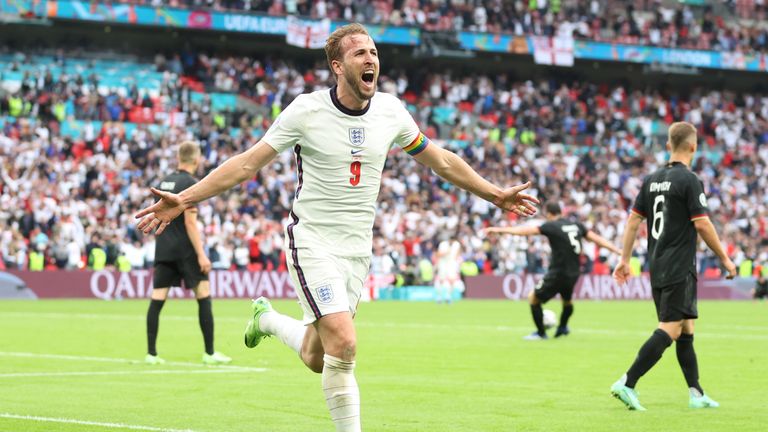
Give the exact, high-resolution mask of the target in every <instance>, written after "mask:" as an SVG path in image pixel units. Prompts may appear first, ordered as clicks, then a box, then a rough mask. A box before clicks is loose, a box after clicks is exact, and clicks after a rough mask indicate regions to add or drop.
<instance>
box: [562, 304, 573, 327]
mask: <svg viewBox="0 0 768 432" xmlns="http://www.w3.org/2000/svg"><path fill="white" fill-rule="evenodd" d="M571 315H573V304H568V305H563V313H561V314H560V328H564V327H568V320H569V319H571Z"/></svg>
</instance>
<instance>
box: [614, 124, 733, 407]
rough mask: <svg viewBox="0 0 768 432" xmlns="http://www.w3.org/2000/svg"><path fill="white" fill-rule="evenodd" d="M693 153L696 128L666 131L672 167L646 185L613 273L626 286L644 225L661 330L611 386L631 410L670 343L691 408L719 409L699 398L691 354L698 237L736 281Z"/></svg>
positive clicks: (629, 221) (701, 395) (675, 126)
mask: <svg viewBox="0 0 768 432" xmlns="http://www.w3.org/2000/svg"><path fill="white" fill-rule="evenodd" d="M696 147H697V142H696V128H695V127H694V126H693V125H691V124H690V123H684V122H680V123H673V124H672V125H671V126H670V128H669V139H668V140H667V151H669V152H670V154H671V155H670V158H669V161H668V162H667V164H666V165H664V166H663V167H662V168H660V169H659V170H657V171H656V172H654V173H653V174H651V175H650V176H648V177H646V178H645V180H644V181H643V186H642V188H641V189H640V192H639V193H638V196H637V199H636V200H635V204H634V206H633V207H632V211H631V213H630V215H629V218H628V219H627V226H626V229H625V231H624V248H623V250H622V253H621V261H620V263H619V265H618V266H617V267H616V269H615V270H614V272H613V277H614V278H615V279H616V282H618V283H620V284H623V283H625V282H626V281H627V280H628V279H629V276H630V272H629V258H630V257H631V256H632V248H633V246H634V243H635V237H637V230H638V228H639V227H640V223H641V222H642V221H643V219H646V220H647V226H648V255H647V256H648V261H649V271H650V274H651V291H652V293H653V302H654V304H655V305H656V315H657V317H658V320H659V326H658V328H657V329H656V330H655V331H654V332H653V334H652V335H651V337H650V338H649V339H648V340H647V341H646V342H645V344H644V345H643V346H642V347H641V348H640V352H639V353H638V354H637V358H636V359H635V361H634V363H633V364H632V366H631V367H630V368H629V370H628V371H627V373H626V374H625V375H624V376H622V377H621V378H620V379H619V380H618V381H616V382H615V383H614V384H613V385H612V386H611V394H613V396H614V397H616V398H617V399H619V400H620V401H621V402H623V403H624V404H625V405H626V406H627V407H628V408H629V409H631V410H641V411H644V410H645V408H643V406H642V405H640V401H639V400H638V398H637V393H636V392H635V385H636V384H637V381H638V380H639V379H640V377H642V376H643V375H645V373H646V372H648V371H649V370H650V369H651V368H652V367H653V365H655V364H656V362H657V361H659V359H660V358H661V356H662V354H663V353H664V351H665V350H666V349H667V347H669V346H670V345H671V344H672V342H673V341H677V344H676V351H677V360H678V363H679V364H680V368H681V369H682V371H683V376H684V377H685V381H686V382H687V384H688V388H689V402H688V405H689V406H690V407H691V408H716V407H718V406H719V404H718V403H717V402H715V401H714V400H712V399H710V398H709V397H708V396H706V395H705V394H704V390H703V389H702V388H701V385H700V384H699V367H698V362H697V359H696V352H695V351H694V349H693V328H694V322H695V320H696V318H698V315H699V314H698V310H697V307H696V301H697V299H696V278H697V276H696V246H697V243H698V241H697V236H701V238H702V239H703V240H704V242H705V243H706V244H707V246H709V248H710V249H712V251H713V252H714V253H715V255H717V256H718V257H719V258H720V261H722V263H723V265H724V267H725V270H726V271H727V272H728V274H727V278H729V279H732V278H733V277H734V276H736V266H735V265H734V264H733V261H731V259H730V258H728V255H726V252H725V249H724V248H723V245H722V244H720V238H719V237H718V235H717V231H715V227H714V225H712V222H711V221H710V220H709V210H708V209H707V196H706V195H705V194H704V186H703V184H702V182H701V180H699V178H698V176H697V175H696V174H694V173H693V172H691V170H690V169H689V166H690V165H691V161H692V160H693V155H694V153H695V152H696Z"/></svg>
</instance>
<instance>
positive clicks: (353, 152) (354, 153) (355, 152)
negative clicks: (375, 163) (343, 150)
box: [351, 149, 363, 155]
mask: <svg viewBox="0 0 768 432" xmlns="http://www.w3.org/2000/svg"><path fill="white" fill-rule="evenodd" d="M351 151H352V154H353V155H356V154H358V153H360V152H361V151H363V149H360V150H351Z"/></svg>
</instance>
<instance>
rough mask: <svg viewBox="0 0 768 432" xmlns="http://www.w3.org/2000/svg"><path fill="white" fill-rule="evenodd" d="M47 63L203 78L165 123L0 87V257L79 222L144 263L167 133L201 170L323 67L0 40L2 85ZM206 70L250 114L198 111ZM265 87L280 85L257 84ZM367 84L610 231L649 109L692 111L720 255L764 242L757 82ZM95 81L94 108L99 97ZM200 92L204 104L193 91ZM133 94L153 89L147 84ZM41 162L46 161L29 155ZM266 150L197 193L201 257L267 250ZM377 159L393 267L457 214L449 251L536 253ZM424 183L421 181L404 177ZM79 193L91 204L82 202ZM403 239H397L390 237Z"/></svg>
mask: <svg viewBox="0 0 768 432" xmlns="http://www.w3.org/2000/svg"><path fill="white" fill-rule="evenodd" d="M91 57H95V55H94V56H91ZM101 57H102V58H105V57H106V56H104V55H102V56H101ZM22 64H23V65H24V66H23V67H22V66H21V65H22ZM61 64H64V65H66V66H65V67H62V66H57V67H58V68H59V69H58V70H60V71H61V70H66V72H65V73H67V74H71V73H73V72H75V71H87V72H88V73H90V74H93V76H94V79H96V80H97V81H99V82H102V81H103V79H102V74H103V76H104V77H107V76H111V77H113V78H115V79H116V80H119V79H121V78H120V77H121V76H122V77H125V75H121V72H119V71H118V70H119V69H124V70H130V71H133V72H134V73H139V71H140V73H141V74H143V76H147V77H155V78H154V79H157V80H160V81H163V82H165V84H163V86H161V87H162V88H167V85H168V83H171V82H172V83H173V86H172V87H171V89H170V91H171V92H172V93H182V92H181V90H182V89H183V88H189V87H192V88H194V89H197V90H202V91H203V92H206V88H208V89H209V90H208V92H206V93H203V92H199V91H192V92H190V93H191V102H192V103H191V104H188V105H185V104H179V105H178V106H176V107H175V108H174V109H175V111H174V112H175V113H177V114H179V115H181V117H180V120H179V121H178V122H175V121H170V120H168V116H167V115H166V116H158V115H157V112H162V110H161V109H156V110H154V111H153V115H151V116H149V117H147V118H146V119H138V120H140V121H129V122H115V121H112V120H113V119H112V118H109V112H107V113H105V112H104V111H96V112H97V114H96V115H95V116H94V115H91V114H89V113H90V110H89V109H75V108H72V109H67V110H65V113H64V115H63V117H61V118H60V117H57V115H55V114H56V112H55V110H50V109H49V112H47V113H45V112H44V107H46V106H48V105H46V103H45V101H42V102H41V100H43V99H45V98H43V97H41V96H43V95H46V94H49V95H50V94H51V93H52V92H51V91H50V90H47V89H46V85H48V84H45V82H44V80H34V81H31V82H30V83H31V84H30V85H29V88H27V89H26V90H24V89H20V90H21V91H22V93H23V92H26V94H27V95H33V96H32V97H30V98H28V101H29V102H30V104H29V107H28V108H29V112H27V113H26V114H24V115H12V114H18V113H12V112H11V110H12V108H11V106H10V102H9V98H10V97H12V94H13V93H10V92H9V96H7V97H6V98H5V99H3V100H0V130H1V131H2V132H1V133H0V152H2V156H3V160H4V161H5V162H4V166H3V169H2V183H0V184H2V195H1V198H0V199H1V200H2V203H3V206H2V211H0V223H2V224H3V226H7V227H10V228H11V229H10V230H6V229H4V230H3V237H2V238H0V254H2V257H3V261H4V263H5V265H6V266H8V267H14V266H16V267H18V266H25V265H26V258H25V257H26V253H27V252H28V251H29V250H30V249H32V248H36V247H38V246H37V245H38V244H41V245H42V246H40V247H42V248H44V249H45V251H46V253H47V258H48V262H49V263H51V264H52V265H53V264H55V263H58V266H60V267H68V266H69V267H73V266H74V267H77V265H76V264H75V263H71V264H68V262H67V260H66V259H64V252H63V251H65V250H67V248H69V249H70V250H72V249H75V248H77V249H78V250H79V251H80V255H81V256H87V253H88V247H89V246H88V245H89V244H91V245H92V244H93V242H94V241H93V239H94V238H96V237H98V239H99V240H98V241H100V242H102V243H104V242H111V243H113V246H114V247H113V248H112V249H113V250H114V252H113V253H112V254H111V255H110V257H109V259H110V262H113V261H114V259H115V258H116V256H115V254H116V253H118V251H119V250H121V249H122V250H124V251H127V253H130V254H131V257H132V258H133V260H134V265H136V266H142V265H147V264H148V263H149V262H150V261H151V257H149V256H146V248H144V249H142V248H139V247H136V246H135V245H134V243H135V242H136V240H138V239H139V236H138V235H137V234H136V233H135V231H134V229H133V226H134V221H133V219H132V214H133V213H134V212H135V211H136V210H137V209H139V208H140V207H142V206H143V205H144V204H146V203H147V202H148V201H149V199H150V198H149V197H147V196H146V190H145V185H147V184H152V183H154V182H155V181H156V180H157V179H158V178H159V177H160V176H161V175H163V173H165V172H167V170H168V167H169V164H171V163H172V161H173V144H174V143H176V142H178V141H179V140H180V139H183V138H196V139H199V140H200V141H201V142H202V143H203V146H204V155H205V157H206V163H205V167H204V171H203V172H201V173H200V174H204V172H206V171H208V170H210V169H212V168H213V167H215V166H216V165H218V164H219V163H221V162H222V161H223V160H225V159H226V158H227V157H229V156H231V155H232V154H234V153H236V152H239V151H242V150H244V149H246V148H248V147H249V146H251V145H253V144H254V143H255V142H256V140H258V138H259V137H260V136H261V135H262V134H263V132H264V130H266V128H267V127H268V126H269V124H270V122H271V119H272V118H274V116H275V115H276V114H277V113H279V112H280V109H281V107H283V106H284V105H286V104H287V103H289V102H290V101H291V100H292V98H293V97H295V95H296V94H298V93H300V92H302V91H305V90H306V89H307V88H308V89H312V88H321V87H323V86H326V85H328V83H329V82H328V81H327V79H328V76H327V74H325V73H323V71H322V70H320V69H318V70H313V69H308V70H300V69H297V68H296V67H295V66H292V65H291V64H289V63H285V62H278V61H270V60H268V59H232V58H221V59H219V58H207V57H200V58H198V62H197V63H196V64H197V65H198V66H197V67H195V68H193V69H188V70H185V71H184V72H185V74H184V75H183V77H182V79H174V80H168V79H166V78H164V77H163V75H164V74H166V73H167V70H164V69H165V67H166V66H167V64H166V62H163V61H160V62H156V64H154V65H153V64H149V63H141V62H139V61H138V60H133V61H128V60H123V61H121V62H118V61H110V60H100V61H98V62H95V61H89V60H87V59H84V58H68V57H67V58H62V59H59V60H56V59H55V58H54V57H51V56H45V55H40V56H30V57H27V58H25V59H21V58H20V57H19V56H18V55H4V56H2V57H0V65H1V66H2V67H1V68H0V71H1V72H0V74H2V77H3V85H5V84H6V83H7V82H8V81H12V80H10V79H7V78H6V77H8V76H14V77H15V76H17V75H14V74H16V73H17V72H18V71H17V70H23V71H24V72H21V73H25V72H36V71H41V70H42V69H40V67H48V68H49V70H53V66H54V65H61ZM13 65H16V66H13ZM43 65H45V66H43ZM118 65H119V66H118ZM200 65H203V66H200ZM231 71H237V72H236V73H230V72H231ZM222 72H224V74H225V75H227V76H230V77H232V80H233V84H232V85H228V86H229V87H230V89H231V90H235V91H238V92H239V93H240V95H241V96H242V97H247V98H248V99H249V100H252V101H255V102H257V104H258V105H259V106H261V107H262V108H263V109H264V114H263V115H261V116H257V115H246V114H242V115H241V114H238V115H232V116H230V117H228V118H227V119H228V121H227V122H224V123H216V121H214V119H213V117H212V116H211V112H214V113H215V112H216V111H217V110H219V109H222V110H225V111H226V110H230V109H232V106H233V104H236V97H237V96H235V94H233V93H221V92H217V91H216V90H217V89H219V88H221V87H220V86H217V85H216V84H215V83H216V82H217V76H220V75H221V73H222ZM59 76H61V75H59ZM52 83H53V84H50V85H54V84H55V83H56V81H55V78H54V80H53V81H52ZM202 83H209V84H210V83H213V85H204V84H202ZM240 83H244V84H242V85H241V84H240ZM245 83H247V84H245ZM417 83H418V84H417ZM219 84H221V80H220V79H219ZM37 87H40V88H37ZM6 88H7V87H6ZM266 88H271V89H283V90H281V91H279V92H277V91H274V90H271V91H267V90H263V89H266ZM381 88H382V90H384V91H390V92H393V93H398V95H399V96H401V97H402V98H403V99H404V100H406V101H408V107H409V109H410V110H411V112H412V114H413V115H414V117H415V118H416V119H417V121H418V122H419V123H420V124H421V126H422V129H423V130H425V131H426V132H427V134H428V135H429V136H430V137H431V138H433V139H434V140H435V141H436V142H437V143H439V144H441V145H444V146H446V147H448V148H451V149H453V150H454V151H456V152H458V153H459V154H461V156H462V157H463V158H464V159H465V160H467V161H468V162H470V163H471V164H472V165H473V166H474V167H476V168H477V169H479V171H480V172H481V174H483V175H484V176H485V177H486V178H489V179H492V180H494V181H496V182H498V183H501V184H513V183H516V182H520V181H523V180H524V179H532V180H533V181H534V183H535V185H536V190H537V193H538V194H539V195H540V196H542V197H544V198H546V197H551V196H560V197H562V201H563V205H564V206H565V207H566V210H567V211H568V212H575V213H577V214H579V215H580V216H583V217H585V218H588V220H589V225H590V226H591V227H593V228H594V229H596V230H598V231H599V232H600V233H601V234H603V235H604V236H605V237H607V238H609V239H610V240H612V241H614V242H615V243H618V242H619V235H620V233H619V232H617V231H616V227H617V226H619V225H621V222H622V220H623V218H624V217H625V214H626V213H625V210H626V207H627V206H628V205H629V203H630V200H631V198H632V197H633V196H634V193H635V191H636V188H637V187H638V181H639V178H638V176H639V175H640V173H642V172H645V171H647V170H648V169H651V168H652V167H653V166H657V165H658V164H659V163H660V162H661V160H662V159H663V157H664V155H663V153H661V152H660V150H661V148H662V146H663V144H664V139H665V135H666V131H667V125H668V124H669V123H670V122H671V121H672V120H673V119H685V120H689V121H691V122H693V123H695V124H698V125H701V127H700V131H699V132H700V136H701V141H702V149H701V157H700V158H699V160H698V162H697V166H696V168H697V171H698V172H699V174H700V176H701V177H702V178H703V180H704V182H705V185H706V187H707V188H708V190H709V191H710V206H711V207H712V209H713V210H715V212H716V215H717V216H716V217H715V221H716V223H718V225H720V226H721V227H727V228H726V229H725V233H724V234H725V238H727V239H728V242H729V245H730V247H731V248H732V249H733V252H734V254H733V256H734V257H735V261H736V262H737V264H738V263H739V262H740V261H743V260H745V259H748V258H751V259H757V260H761V261H762V260H765V259H767V258H768V257H766V256H762V255H759V253H758V251H759V246H760V241H761V240H760V239H762V238H764V237H765V229H766V227H765V225H766V218H765V214H766V212H765V206H766V195H765V194H764V192H763V191H764V190H766V186H768V185H766V182H768V180H766V177H765V175H764V167H765V166H766V161H768V154H767V153H766V151H765V150H764V148H765V144H766V143H768V132H766V131H768V122H767V120H766V119H768V98H766V97H765V96H763V95H759V94H745V95H739V94H732V93H728V92H718V91H703V90H702V91H695V92H694V93H693V94H692V95H691V96H690V97H688V98H681V97H679V96H677V95H670V96H663V95H661V94H659V93H657V92H655V91H652V90H645V91H643V90H638V89H631V88H624V87H612V88H609V87H607V86H598V85H595V84H591V83H586V82H582V83H577V84H572V85H570V86H568V85H565V84H561V83H557V82H554V81H546V80H542V81H538V82H530V81H527V82H511V83H510V82H508V81H506V80H502V79H500V78H498V77H493V78H492V77H485V76H474V77H465V76H459V75H453V74H450V73H444V74H429V75H427V76H418V77H416V76H413V75H411V76H409V75H408V74H400V75H399V76H398V78H397V80H395V79H394V78H389V77H386V76H383V77H382V79H381ZM120 89H121V90H122V92H124V93H125V94H126V96H122V97H118V100H119V101H120V102H119V103H121V104H123V105H122V106H124V107H125V106H130V103H128V101H132V102H131V103H134V104H135V106H137V107H140V106H141V104H142V101H141V100H140V99H141V98H139V97H138V93H136V92H135V91H134V90H132V87H131V86H123V87H120ZM112 90H113V89H109V90H108V92H107V93H106V95H103V96H101V99H100V100H99V102H98V103H97V105H96V106H102V105H104V104H106V102H107V99H108V98H109V97H111V96H110V95H112V94H113V92H112ZM131 92H133V94H134V96H130V95H131ZM139 93H140V92H139ZM73 100H77V99H75V98H73ZM203 100H205V101H206V102H205V103H204V104H203V105H206V106H208V107H209V108H201V107H200V105H201V101H203ZM151 105H152V106H154V107H162V106H164V105H165V106H167V105H169V104H168V102H167V101H164V99H163V97H157V98H153V99H152V104H151ZM140 109H143V108H140ZM185 109H186V111H185ZM211 110H212V111H211ZM129 112H130V110H129ZM34 113H37V116H35V115H34ZM103 116H106V117H103ZM128 117H129V118H128V119H130V116H128ZM121 118H123V119H125V116H123V117H121ZM133 120H137V118H133ZM236 126H237V127H236ZM50 160H54V161H57V162H58V163H56V164H51V163H47V162H46V161H50ZM278 161H279V163H278V164H276V165H274V166H273V167H270V168H268V169H267V170H266V171H265V172H264V173H263V174H261V175H259V176H258V177H257V178H255V179H253V180H251V181H249V182H247V183H246V184H244V185H243V187H241V188H239V189H236V190H234V191H231V192H230V193H229V194H228V195H225V196H223V197H220V198H216V199H212V200H210V201H209V202H207V203H204V204H202V205H201V215H202V218H203V221H204V223H205V226H206V234H207V239H208V247H209V249H210V251H211V252H212V255H214V257H215V258H216V259H215V260H212V261H214V262H215V263H216V265H218V266H219V267H223V268H228V267H231V266H236V267H239V268H248V267H249V266H251V268H255V267H258V268H270V267H271V268H277V267H280V266H281V265H283V264H282V263H283V260H282V259H281V258H280V251H279V247H280V244H281V241H280V235H281V224H282V222H283V219H284V218H285V216H286V215H285V209H286V208H288V207H289V205H290V198H291V197H292V196H293V188H294V180H295V173H294V171H293V168H292V167H291V164H292V155H291V154H290V152H286V153H285V154H282V155H281V156H280V158H279V159H278ZM36 167H43V168H40V169H36ZM388 172H390V173H391V174H390V175H387V176H385V178H384V183H383V186H382V191H381V194H380V197H381V199H380V203H379V217H378V218H377V224H376V235H377V237H378V238H380V239H381V240H382V241H384V242H385V244H386V247H384V248H383V249H384V250H385V251H386V253H389V254H391V255H392V256H393V257H394V258H396V260H395V261H396V264H397V266H398V267H399V268H401V269H402V268H408V267H409V266H410V267H412V266H413V264H414V262H415V261H417V260H418V258H420V257H421V256H430V255H431V251H432V250H433V249H434V245H435V244H436V242H438V241H439V240H441V239H442V238H441V236H442V235H444V234H443V233H446V232H451V233H453V232H455V231H456V229H457V226H460V227H461V228H459V231H460V237H461V238H462V240H463V243H464V245H465V259H471V260H476V261H478V264H479V267H480V268H481V269H484V270H485V271H487V272H491V271H498V272H511V271H519V270H521V269H529V270H534V271H535V270H540V269H541V268H545V267H546V263H545V262H543V261H542V260H543V259H546V258H545V257H546V253H545V252H546V250H545V249H546V247H547V246H546V242H543V241H540V240H538V239H534V240H521V239H511V238H501V239H498V240H496V239H493V240H490V242H492V245H491V244H490V243H489V240H488V239H483V238H481V237H480V236H479V235H478V231H479V230H480V228H482V227H483V226H487V225H489V224H494V225H496V224H503V223H507V222H514V221H512V220H508V219H507V216H506V215H503V214H501V213H500V212H498V211H495V210H494V209H492V208H491V206H489V205H488V204H487V203H485V202H482V201H480V200H477V199H475V198H473V197H470V196H468V195H467V194H466V193H464V192H462V191H457V190H456V189H454V188H452V187H449V186H448V185H446V184H445V183H444V182H442V181H441V180H440V179H437V178H435V177H434V176H433V175H431V173H429V172H428V171H427V170H425V169H423V168H422V167H420V166H418V165H417V164H415V163H414V162H413V161H412V160H411V159H410V158H408V157H405V156H403V154H402V153H401V152H394V154H393V155H392V156H391V158H390V163H389V167H388ZM20 179H24V180H25V181H23V182H21V181H19V180H20ZM61 179H66V180H67V181H65V182H63V183H62V181H61ZM424 184H427V185H430V186H429V187H427V188H423V187H420V185H424ZM716 185H717V186H716ZM93 208H98V209H100V210H99V211H96V212H94V211H91V209H93ZM466 209H470V211H469V213H467V212H466ZM724 210H727V211H724ZM76 216H78V217H76ZM726 222H728V223H727V224H726ZM64 227H66V228H64ZM414 233H419V237H418V238H417V237H416V235H415V234H414ZM405 239H409V241H410V243H411V246H408V247H406V246H404V245H403V240H405ZM70 243H73V244H72V245H70ZM408 243H409V242H406V244H408ZM491 246H493V247H491ZM586 249H587V256H588V257H589V261H588V262H587V263H586V265H587V267H588V268H592V269H594V266H595V265H597V267H598V269H597V270H596V271H602V270H600V269H601V268H602V267H604V265H603V263H602V262H601V261H602V260H607V263H608V264H612V263H614V262H615V257H601V256H600V255H599V253H598V252H595V251H594V250H593V249H591V248H590V247H589V246H586ZM640 251H641V253H642V246H641V248H640ZM603 253H604V252H603ZM57 255H58V257H59V258H58V259H57V258H56V257H57ZM763 255H764V253H763ZM701 262H702V263H703V264H704V265H703V266H702V271H706V270H707V268H708V267H711V266H712V265H714V264H713V263H714V261H713V260H712V259H711V257H710V256H708V255H705V254H703V255H702V256H701Z"/></svg>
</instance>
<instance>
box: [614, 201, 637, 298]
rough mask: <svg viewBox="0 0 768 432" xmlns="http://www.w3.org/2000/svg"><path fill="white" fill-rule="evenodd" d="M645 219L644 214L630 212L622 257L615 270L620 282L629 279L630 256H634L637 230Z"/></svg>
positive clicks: (625, 230)
mask: <svg viewBox="0 0 768 432" xmlns="http://www.w3.org/2000/svg"><path fill="white" fill-rule="evenodd" d="M643 220H644V218H643V217H642V216H640V215H639V214H637V213H634V212H632V213H630V214H629V217H628V218H627V225H626V227H624V240H623V246H624V247H623V248H622V250H621V259H620V260H619V265H618V266H616V269H615V270H614V271H613V279H614V280H615V281H616V282H617V283H618V284H623V283H625V282H626V281H628V280H629V276H630V271H629V258H630V257H631V256H632V249H633V248H634V246H635V239H636V238H637V230H638V229H640V224H641V223H642V222H643Z"/></svg>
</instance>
